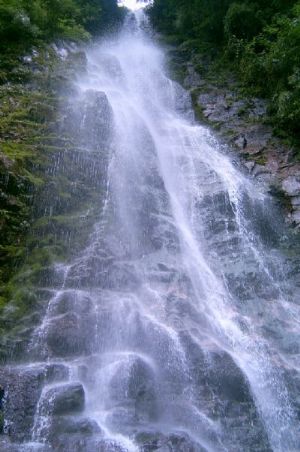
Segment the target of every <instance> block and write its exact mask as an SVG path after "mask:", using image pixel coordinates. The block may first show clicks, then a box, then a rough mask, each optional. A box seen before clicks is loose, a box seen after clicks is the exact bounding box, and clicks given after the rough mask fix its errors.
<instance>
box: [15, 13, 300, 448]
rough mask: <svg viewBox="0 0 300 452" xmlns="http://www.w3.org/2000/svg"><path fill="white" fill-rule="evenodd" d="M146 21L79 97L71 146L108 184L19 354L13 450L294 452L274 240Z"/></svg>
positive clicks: (276, 227) (105, 44) (270, 219)
mask: <svg viewBox="0 0 300 452" xmlns="http://www.w3.org/2000/svg"><path fill="white" fill-rule="evenodd" d="M145 21H146V19H145V16H144V13H143V11H142V10H139V11H137V12H135V13H134V14H131V15H129V16H128V18H127V19H126V21H125V24H124V27H123V29H122V31H121V32H120V33H119V34H118V35H117V36H114V37H113V38H109V39H107V40H106V41H102V42H101V43H100V44H97V45H94V46H93V47H92V48H91V49H90V50H89V51H88V52H87V57H88V72H87V74H85V75H81V76H80V78H78V79H77V81H76V84H77V91H78V95H77V96H75V97H74V98H73V99H72V105H73V119H74V120H73V121H70V124H71V125H70V130H71V133H73V135H74V136H76V137H78V138H77V140H78V145H79V146H82V148H83V149H84V150H85V151H84V152H91V158H92V159H101V161H102V162H103V168H105V177H104V182H103V190H102V191H101V192H99V212H100V214H99V221H98V222H97V224H95V226H94V230H93V233H92V234H91V236H90V240H89V244H88V246H87V247H86V249H84V250H83V251H82V252H81V253H80V254H79V255H78V256H77V257H76V258H75V259H74V260H73V261H72V262H70V263H68V264H67V265H62V264H60V265H59V266H57V272H58V274H59V275H60V279H61V283H60V284H59V285H58V287H57V288H54V287H53V288H51V290H52V297H51V300H50V302H49V305H48V309H47V312H46V315H45V317H44V320H43V322H42V324H41V325H39V326H38V328H37V329H36V331H35V332H34V335H33V337H32V339H31V342H30V347H29V350H28V353H29V354H30V355H29V356H31V357H34V358H33V359H34V360H33V362H31V363H30V364H27V371H28V369H30V370H32V369H35V371H36V369H42V371H41V372H42V374H43V376H44V377H43V378H44V380H45V381H46V383H43V387H42V389H41V392H40V393H39V395H38V398H37V403H36V404H35V407H34V410H33V417H32V424H31V426H30V436H31V438H30V440H29V441H28V440H27V441H26V442H25V443H23V444H22V445H20V446H19V449H18V450H21V451H31V450H41V451H44V450H45V451H47V450H57V451H86V452H93V451H155V450H158V451H161V452H165V451H176V452H177V451H178V452H180V451H182V452H183V451H195V452H198V451H199V452H201V451H230V452H233V451H249V452H250V451H251V452H253V451H261V452H265V451H296V450H300V432H299V419H298V420H297V409H298V410H299V405H298V406H297V397H299V395H298V394H297V391H296V389H295V388H296V386H293V385H294V383H295V381H297V382H298V383H297V384H299V382H300V378H299V373H298V371H299V368H300V367H299V366H300V362H299V350H296V352H295V350H294V348H293V347H292V345H291V342H293V341H294V342H293V343H296V342H297V340H298V341H299V337H298V338H297V337H296V332H297V329H298V330H299V319H300V315H299V304H297V303H296V301H295V300H293V294H294V292H293V285H292V284H291V282H290V281H287V280H286V274H287V273H288V270H287V268H286V266H285V264H284V260H283V258H282V257H281V255H280V253H279V251H278V249H279V247H280V243H281V241H282V238H283V234H284V232H283V231H284V230H283V229H282V226H281V224H280V221H279V220H278V218H277V217H278V215H277V212H276V210H275V209H274V206H273V205H272V201H271V199H270V198H269V196H268V195H267V194H266V193H265V191H264V188H263V187H261V186H260V185H259V184H257V183H254V182H253V181H252V180H250V179H249V178H248V177H247V176H245V175H244V174H243V172H242V171H241V170H240V169H239V167H238V165H237V164H236V163H234V162H232V160H231V158H230V156H229V154H228V150H227V149H226V147H224V146H221V145H220V143H219V142H218V140H217V139H216V138H215V137H214V136H213V134H212V133H211V132H210V131H209V130H208V129H207V128H206V127H203V126H201V125H199V124H197V122H196V121H195V120H194V117H193V113H192V108H191V101H190V98H189V95H188V94H187V93H186V92H185V91H184V90H183V89H182V88H181V87H180V86H179V85H178V84H177V83H176V82H174V81H172V80H170V79H169V78H168V75H167V70H166V63H165V55H164V52H163V50H162V49H160V48H159V46H158V45H157V44H155V43H154V41H153V39H152V38H151V35H149V33H148V32H147V27H146V30H145V29H144V28H145ZM78 118H79V119H78ZM72 124H73V128H74V129H72ZM287 337H288V338H291V337H293V338H294V339H289V343H288V344H287V343H286V341H287V339H286V338H287ZM297 357H298V361H297ZM23 371H24V370H23ZM45 375H47V378H46V377H45ZM49 375H50V376H49ZM45 378H46V379H45ZM291 382H293V384H292V383H291ZM297 407H298V408H297ZM298 416H299V413H298Z"/></svg>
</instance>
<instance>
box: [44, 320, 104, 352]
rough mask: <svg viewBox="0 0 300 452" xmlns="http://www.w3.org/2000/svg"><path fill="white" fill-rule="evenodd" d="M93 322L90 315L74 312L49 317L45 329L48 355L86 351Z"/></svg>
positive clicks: (91, 333)
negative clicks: (85, 315)
mask: <svg viewBox="0 0 300 452" xmlns="http://www.w3.org/2000/svg"><path fill="white" fill-rule="evenodd" d="M94 324H95V323H94V321H93V319H92V317H89V316H87V317H84V316H80V315H79V314H77V313H75V312H67V313H66V314H63V315H61V316H59V317H54V318H51V319H50V321H49V322H48V324H47V326H46V329H45V339H46V344H47V346H48V349H49V352H50V355H52V356H70V355H78V354H82V353H84V352H88V351H89V347H90V345H91V344H90V342H91V341H90V339H91V337H92V335H93V326H94Z"/></svg>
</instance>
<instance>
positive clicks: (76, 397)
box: [40, 383, 85, 416]
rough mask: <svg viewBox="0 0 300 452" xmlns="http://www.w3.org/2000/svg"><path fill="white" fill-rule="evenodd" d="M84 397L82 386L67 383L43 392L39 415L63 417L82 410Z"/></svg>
mask: <svg viewBox="0 0 300 452" xmlns="http://www.w3.org/2000/svg"><path fill="white" fill-rule="evenodd" d="M84 403H85V395H84V389H83V386H82V384H80V383H67V384H63V385H60V386H55V387H52V388H50V389H48V390H45V391H44V393H43V396H42V401H41V402H40V415H45V416H47V415H65V414H70V413H77V412H81V411H83V409H84Z"/></svg>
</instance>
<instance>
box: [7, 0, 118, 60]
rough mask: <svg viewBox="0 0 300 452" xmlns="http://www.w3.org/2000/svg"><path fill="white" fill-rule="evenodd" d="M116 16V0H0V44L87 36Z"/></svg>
mask: <svg viewBox="0 0 300 452" xmlns="http://www.w3.org/2000/svg"><path fill="white" fill-rule="evenodd" d="M119 17H120V9H119V8H118V6H117V0H0V43H1V44H0V48H1V51H2V52H3V51H5V49H6V48H7V45H9V46H10V45H11V44H12V43H13V44H14V45H19V46H29V45H30V44H32V43H35V42H37V41H38V40H43V41H44V40H53V39H58V38H59V39H71V40H77V41H78V40H83V39H88V38H89V36H90V34H96V33H99V32H100V31H102V30H103V28H104V27H106V26H110V25H111V24H112V23H113V22H114V21H116V20H117V19H118V18H119Z"/></svg>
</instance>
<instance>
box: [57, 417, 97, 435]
mask: <svg viewBox="0 0 300 452" xmlns="http://www.w3.org/2000/svg"><path fill="white" fill-rule="evenodd" d="M51 431H52V432H53V433H52V435H53V437H55V436H56V435H60V434H75V433H80V434H82V435H93V434H97V435H99V434H100V433H101V428H100V427H99V425H98V424H97V422H96V421H94V420H93V419H89V418H77V417H67V416H57V417H55V418H54V419H53V422H52V426H51ZM50 441H51V436H50Z"/></svg>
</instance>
